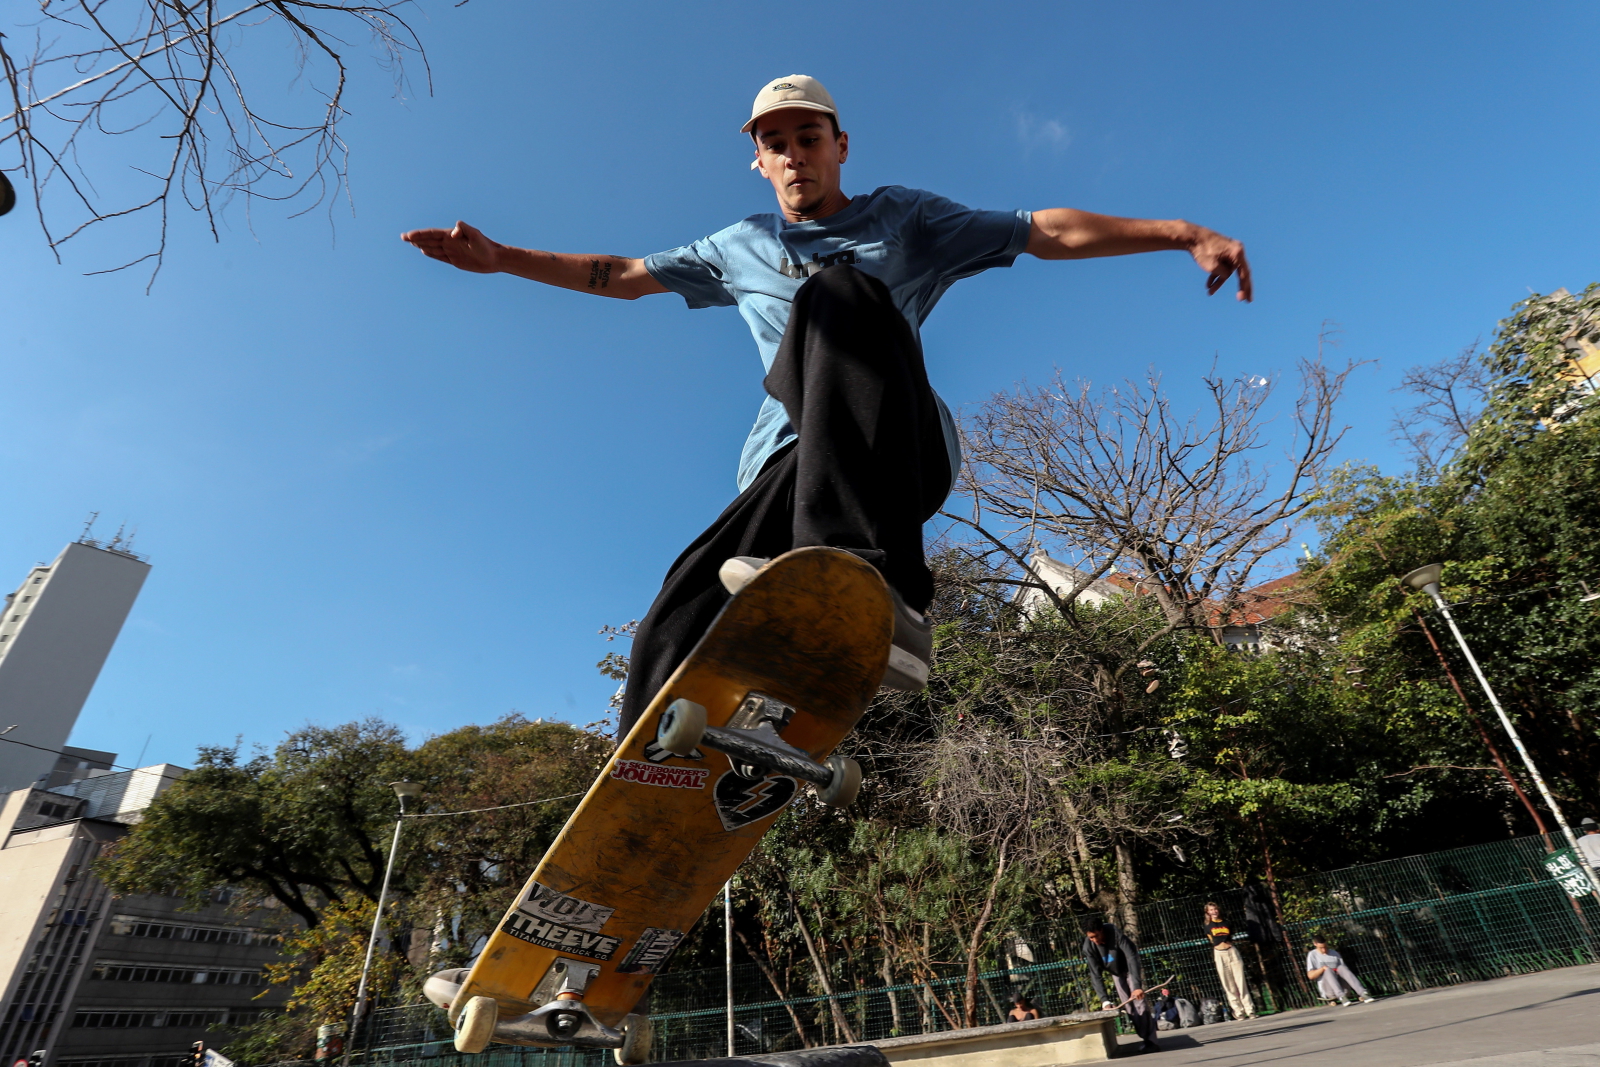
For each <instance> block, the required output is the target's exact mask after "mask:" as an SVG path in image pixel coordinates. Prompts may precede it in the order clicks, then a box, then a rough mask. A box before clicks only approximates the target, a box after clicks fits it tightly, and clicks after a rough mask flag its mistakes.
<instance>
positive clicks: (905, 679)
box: [717, 556, 933, 693]
mask: <svg viewBox="0 0 1600 1067" xmlns="http://www.w3.org/2000/svg"><path fill="white" fill-rule="evenodd" d="M770 562H771V560H766V559H762V558H761V557H760V556H732V557H730V558H728V559H726V560H724V561H723V563H722V566H721V567H719V568H718V569H717V577H718V578H719V579H721V581H722V588H724V589H726V590H727V591H728V592H730V593H735V594H737V593H738V592H739V590H741V589H743V588H744V587H745V586H747V585H749V584H750V581H751V579H753V578H755V576H756V575H758V574H760V573H761V568H763V567H765V566H766V565H767V564H768V563H770ZM889 596H890V599H892V600H893V601H894V641H893V643H892V644H891V645H890V646H889V666H888V668H887V669H886V670H885V671H884V673H883V683H882V684H883V685H884V686H886V687H888V688H890V689H903V690H905V691H907V692H911V693H916V692H920V691H922V690H923V689H926V688H927V687H928V661H929V660H930V659H932V658H933V624H932V623H930V622H928V620H927V619H926V618H925V617H924V616H923V615H921V614H920V613H918V612H916V611H913V610H912V609H911V608H910V607H908V606H907V605H906V602H905V601H904V600H901V599H900V594H899V593H897V592H895V591H894V589H893V588H891V589H890V590H889Z"/></svg>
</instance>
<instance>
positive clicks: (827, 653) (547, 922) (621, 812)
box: [451, 548, 894, 1044]
mask: <svg viewBox="0 0 1600 1067" xmlns="http://www.w3.org/2000/svg"><path fill="white" fill-rule="evenodd" d="M893 632H894V616H893V608H892V606H891V603H890V599H889V592H888V587H887V586H885V585H884V582H883V579H882V578H881V577H880V576H879V574H878V572H877V571H876V570H874V569H873V568H872V567H871V566H870V565H868V564H867V563H864V562H863V561H862V560H861V559H859V558H858V557H856V556H854V555H851V554H850V553H848V552H842V551H839V550H837V549H830V548H802V549H797V550H795V551H793V552H789V553H787V554H785V555H783V556H780V557H779V558H777V559H776V560H774V561H772V563H771V564H769V565H768V566H766V567H765V568H763V569H762V571H761V572H760V573H759V574H758V575H757V576H756V577H755V578H754V579H753V580H752V581H751V582H750V584H749V585H747V586H746V587H745V588H744V589H742V590H740V591H739V593H738V594H737V595H736V596H735V597H734V598H733V599H732V600H731V601H729V603H728V605H727V607H725V608H724V609H723V611H722V613H721V614H720V615H719V616H718V617H717V619H716V621H715V623H713V624H712V626H711V628H710V630H709V631H708V632H707V633H706V635H705V637H703V638H702V639H701V640H700V642H699V644H697V645H696V646H695V648H694V650H693V651H692V652H691V653H690V654H689V656H688V657H687V658H686V659H685V660H684V662H683V664H682V665H681V666H680V667H679V668H678V669H677V671H676V672H675V673H674V674H673V675H672V677H671V678H670V679H668V681H667V683H666V685H665V686H663V687H662V689H661V692H660V693H658V694H657V695H656V698H655V700H654V701H652V702H651V704H650V706H649V708H648V709H646V711H645V713H644V714H643V715H642V716H640V718H639V721H638V722H637V723H635V724H634V726H633V729H632V730H630V731H629V732H628V736H627V738H626V739H624V740H623V742H622V743H621V744H620V745H619V746H618V747H617V751H616V753H615V755H613V756H612V758H611V761H610V762H609V763H607V764H606V766H605V768H604V769H603V770H602V771H601V773H600V776H599V778H597V779H596V780H595V783H594V785H592V786H591V787H590V788H589V792H588V794H587V795H586V796H585V797H584V799H583V802H582V803H581V804H579V805H578V809H577V810H576V811H575V812H573V814H572V817H571V818H570V819H568V820H567V824H566V826H565V827H564V828H563V829H562V831H561V834H560V836H558V837H557V838H556V840H555V843H554V844H552V845H551V846H550V850H549V851H548V852H546V853H545V856H544V859H543V860H541V861H540V863H539V866H538V867H537V868H536V869H535V870H534V872H533V876H532V877H531V878H529V880H528V883H527V885H526V886H524V887H523V890H522V892H521V893H520V894H518V896H517V898H516V899H515V900H514V901H513V902H512V904H511V907H510V908H509V909H508V910H507V911H506V914H505V918H504V919H502V920H501V923H500V926H499V927H498V929H496V931H495V932H494V934H493V935H491V937H490V938H489V942H488V944H487V945H486V946H485V947H484V950H483V952H482V954H481V955H480V956H479V957H478V960H477V962H476V964H475V965H474V966H473V967H472V970H471V972H470V974H468V976H467V977H466V979H465V980H464V981H463V982H462V983H461V988H460V990H459V991H458V992H457V994H456V996H455V998H454V1001H453V1003H452V1005H451V1017H452V1019H454V1018H455V1017H456V1016H457V1014H458V1013H459V1012H461V1010H462V1008H463V1006H465V1005H466V1004H467V1003H468V1001H469V1000H471V998H473V997H492V998H493V999H494V1000H495V1001H496V1002H497V1003H498V1005H499V1012H498V1017H499V1020H500V1021H501V1022H502V1023H504V1022H506V1021H508V1020H511V1019H512V1018H513V1017H516V1016H521V1015H524V1014H525V1013H527V1012H530V1011H533V1010H534V1009H535V1008H538V1007H540V1006H541V1005H543V1004H545V1003H548V1002H549V1001H550V1000H551V999H552V998H553V996H554V994H555V992H556V990H557V987H558V985H559V974H560V973H561V972H563V971H564V970H565V969H566V968H568V967H571V966H572V964H571V963H570V962H561V963H558V961H578V962H579V963H592V964H594V965H597V966H598V971H599V973H598V975H596V976H595V977H594V978H593V979H592V980H591V981H590V982H589V984H588V986H587V989H586V990H585V991H584V993H583V995H582V998H581V999H582V1002H583V1004H584V1005H585V1006H586V1007H587V1008H588V1009H589V1011H590V1013H592V1015H593V1016H594V1017H595V1018H596V1019H597V1020H598V1021H599V1022H600V1023H602V1024H604V1025H606V1026H610V1027H616V1026H617V1025H618V1024H619V1023H620V1022H621V1021H622V1020H623V1018H624V1017H625V1016H627V1015H628V1013H630V1012H631V1011H633V1008H634V1006H635V1005H636V1004H637V1003H638V1002H639V999H640V997H642V996H643V995H644V992H645V990H646V989H647V988H648V987H649V985H650V982H651V981H652V979H653V978H654V976H655V975H656V974H657V973H659V972H660V970H661V968H662V967H663V966H664V965H665V964H666V962H667V959H668V958H669V957H670V956H671V954H672V951H673V949H674V948H676V947H677V945H678V943H679V942H680V941H681V940H682V939H683V936H684V933H685V932H686V931H687V930H688V929H689V928H690V927H691V926H692V925H693V924H694V923H695V921H696V920H697V919H699V918H700V916H701V914H702V913H703V912H704V911H705V909H706V907H707V906H708V905H709V904H710V903H711V902H712V901H713V900H714V899H715V898H716V895H717V892H718V890H719V889H720V888H721V886H722V884H723V883H724V882H725V881H727V880H728V878H729V877H730V876H731V875H732V874H733V872H734V871H735V870H736V869H737V868H738V866H739V864H740V863H742V862H744V860H745V858H746V857H747V856H749V854H750V852H751V851H752V850H753V849H754V848H755V846H756V843H757V842H758V841H760V840H761V835H762V834H764V833H766V832H767V830H768V829H769V828H770V827H771V826H772V824H773V823H774V822H775V821H776V820H777V818H778V815H779V814H780V813H781V812H782V810H783V809H784V808H785V807H787V806H788V804H789V802H790V801H792V800H793V799H794V798H795V797H796V796H797V795H798V794H799V792H800V790H801V788H803V787H804V785H805V783H803V782H801V781H799V780H797V779H796V778H793V777H788V776H785V775H782V774H776V773H772V774H766V776H765V777H764V778H761V779H760V780H752V779H751V778H748V777H744V776H741V775H740V774H739V773H738V772H736V771H735V770H734V769H733V764H732V762H731V761H730V760H729V758H728V757H727V756H726V755H724V754H722V753H721V752H717V751H714V750H712V749H710V748H707V747H705V746H704V745H702V746H701V747H700V748H699V749H697V750H696V751H695V752H694V753H692V754H691V757H688V758H686V757H680V756H676V755H673V754H672V753H670V752H668V751H666V750H665V749H664V748H662V747H661V746H660V745H659V744H657V743H656V729H657V724H658V721H659V720H660V718H661V714H662V712H663V710H664V709H666V707H667V706H668V704H670V703H671V702H672V701H674V700H677V699H680V698H684V699H687V700H691V701H694V702H695V703H697V704H700V705H703V706H704V707H705V709H706V722H707V724H708V725H710V726H713V727H718V726H724V725H727V724H728V723H729V720H730V719H733V718H734V717H735V715H736V713H738V712H739V711H740V708H741V706H744V707H749V706H750V705H749V704H747V698H751V697H752V694H755V695H756V698H757V701H758V702H759V699H760V698H761V697H765V698H768V699H769V700H776V701H779V702H781V703H782V704H785V705H788V706H789V707H791V708H793V709H794V713H793V717H792V718H791V719H790V721H789V724H788V726H787V728H785V729H784V730H783V731H782V735H783V740H784V741H785V742H787V743H788V744H790V745H793V746H795V747H796V748H799V749H801V750H803V751H804V752H806V753H808V754H810V755H811V756H812V757H813V758H815V759H817V760H819V761H820V760H822V759H825V758H826V757H827V756H828V755H829V753H831V752H832V751H833V749H834V747H835V746H837V745H838V744H839V742H840V741H841V740H843V738H844V736H845V735H846V734H847V733H849V732H850V729H851V728H852V727H853V726H854V725H855V724H856V721H857V720H858V719H859V718H860V717H861V715H862V713H863V712H864V711H865V710H866V707H867V704H868V702H869V701H870V700H871V699H872V697H873V695H874V694H875V693H876V692H877V690H878V685H879V682H880V681H881V680H882V678H883V673H884V669H885V665H886V664H887V662H888V656H889V644H890V639H891V637H892V636H893ZM694 757H698V758H694ZM494 1040H496V1041H512V1042H515V1043H521V1044H557V1042H553V1041H533V1040H523V1039H522V1038H521V1037H519V1036H513V1037H507V1036H504V1035H497V1036H496V1037H495V1038H494Z"/></svg>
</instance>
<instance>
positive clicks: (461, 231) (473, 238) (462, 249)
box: [400, 222, 1198, 274]
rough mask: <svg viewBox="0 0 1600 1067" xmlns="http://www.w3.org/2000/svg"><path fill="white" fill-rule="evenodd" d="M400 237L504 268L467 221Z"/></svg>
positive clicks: (481, 265)
mask: <svg viewBox="0 0 1600 1067" xmlns="http://www.w3.org/2000/svg"><path fill="white" fill-rule="evenodd" d="M400 240H402V241H405V242H407V243H408V244H412V245H415V246H416V247H417V248H418V249H419V250H420V251H421V252H422V254H423V255H425V256H427V257H428V258H429V259H437V260H439V261H440V262H441V263H448V264H450V265H451V266H452V267H457V268H459V269H461V270H466V271H471V272H472V273H473V274H498V273H499V272H500V271H501V270H502V269H503V268H502V267H501V265H500V250H501V248H502V246H501V245H498V244H496V243H495V242H493V241H491V240H489V238H487V237H485V236H484V235H483V231H482V230H479V229H478V228H477V227H476V226H469V225H467V224H466V223H465V222H457V223H456V225H455V228H454V229H450V230H412V231H411V232H410V233H403V234H401V235H400ZM1197 258H1198V257H1197Z"/></svg>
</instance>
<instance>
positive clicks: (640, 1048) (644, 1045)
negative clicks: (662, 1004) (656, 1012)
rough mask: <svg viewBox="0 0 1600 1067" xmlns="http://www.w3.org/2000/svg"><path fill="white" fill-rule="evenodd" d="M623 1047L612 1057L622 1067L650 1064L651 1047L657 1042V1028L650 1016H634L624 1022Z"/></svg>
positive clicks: (615, 1051)
mask: <svg viewBox="0 0 1600 1067" xmlns="http://www.w3.org/2000/svg"><path fill="white" fill-rule="evenodd" d="M618 1029H620V1030H621V1031H622V1047H621V1048H619V1049H612V1050H611V1055H612V1057H613V1058H614V1059H615V1060H616V1061H617V1063H618V1064H620V1065H621V1067H633V1065H635V1064H640V1063H649V1062H650V1046H651V1044H653V1043H654V1041H655V1036H656V1035H655V1026H654V1025H653V1024H652V1023H651V1022H650V1016H648V1015H639V1014H633V1015H629V1016H628V1017H627V1018H625V1019H623V1020H622V1025H621V1026H620V1027H619V1028H618Z"/></svg>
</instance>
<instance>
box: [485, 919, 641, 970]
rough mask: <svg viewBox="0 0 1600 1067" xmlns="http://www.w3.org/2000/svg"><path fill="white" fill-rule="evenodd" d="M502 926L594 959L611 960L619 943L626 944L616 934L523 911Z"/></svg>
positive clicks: (531, 940) (528, 939) (524, 938)
mask: <svg viewBox="0 0 1600 1067" xmlns="http://www.w3.org/2000/svg"><path fill="white" fill-rule="evenodd" d="M500 929H501V931H503V932H504V933H508V934H510V935H511V936H512V937H514V938H517V939H518V940H519V941H526V942H527V943H528V944H530V945H538V946H540V947H541V948H553V949H562V950H565V951H567V952H575V953H577V954H578V955H580V956H587V957H589V958H590V959H592V960H609V959H610V958H611V957H612V956H613V955H614V954H615V953H616V951H617V946H618V945H620V944H622V942H621V941H620V940H618V939H617V938H615V937H606V936H605V935H604V934H594V933H590V932H589V931H587V930H579V929H577V928H576V927H572V926H563V925H562V924H561V923H553V922H550V921H548V920H545V919H534V918H530V917H529V916H527V915H523V914H521V913H520V912H518V913H514V914H513V915H512V916H511V918H509V919H507V920H506V924H505V925H504V926H502V927H501V928H500Z"/></svg>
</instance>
